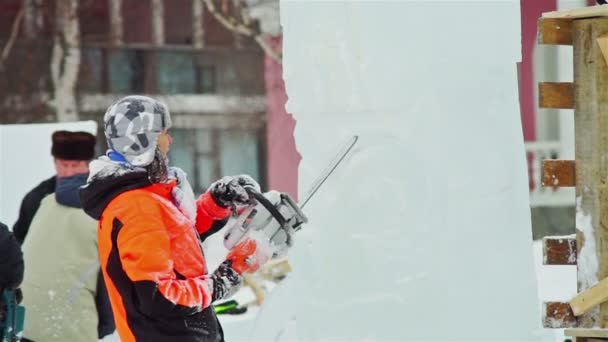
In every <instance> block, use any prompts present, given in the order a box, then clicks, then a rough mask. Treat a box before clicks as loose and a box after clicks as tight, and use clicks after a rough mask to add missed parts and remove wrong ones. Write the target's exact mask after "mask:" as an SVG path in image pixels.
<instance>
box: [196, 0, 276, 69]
mask: <svg viewBox="0 0 608 342" xmlns="http://www.w3.org/2000/svg"><path fill="white" fill-rule="evenodd" d="M204 2H205V6H206V7H207V9H208V10H209V12H210V13H211V14H212V15H213V17H214V18H215V19H217V21H219V22H220V24H222V25H223V26H224V27H225V28H227V29H228V30H230V31H232V32H236V33H239V34H242V35H245V36H248V37H251V38H253V39H254V40H255V41H256V42H257V43H258V45H259V46H260V47H261V48H262V50H264V53H266V54H267V55H268V56H269V57H271V58H272V59H274V60H275V61H277V62H278V63H281V62H282V59H283V56H282V55H281V53H280V52H279V51H276V50H275V49H273V48H272V46H270V44H269V43H268V41H267V39H266V38H267V37H266V36H265V35H263V34H261V33H258V32H256V31H255V30H254V29H253V28H252V27H251V26H249V25H247V24H246V23H244V22H240V21H239V20H237V19H235V18H234V17H229V16H224V15H223V14H221V13H220V12H219V11H218V10H217V8H216V7H215V4H214V3H213V0H204ZM246 11H247V6H241V13H239V14H240V16H241V18H242V19H243V21H245V22H247V23H251V21H250V20H249V18H250V16H249V14H248V13H246Z"/></svg>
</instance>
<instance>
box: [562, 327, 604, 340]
mask: <svg viewBox="0 0 608 342" xmlns="http://www.w3.org/2000/svg"><path fill="white" fill-rule="evenodd" d="M564 335H566V336H570V337H594V338H608V329H584V328H573V329H566V330H564Z"/></svg>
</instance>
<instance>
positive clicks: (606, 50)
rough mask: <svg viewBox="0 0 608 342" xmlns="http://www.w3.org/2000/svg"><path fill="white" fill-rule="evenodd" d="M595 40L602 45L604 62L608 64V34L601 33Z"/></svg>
mask: <svg viewBox="0 0 608 342" xmlns="http://www.w3.org/2000/svg"><path fill="white" fill-rule="evenodd" d="M595 41H596V42H597V45H598V46H599V47H600V51H602V56H604V62H606V64H608V34H603V35H601V36H600V37H598V38H597V39H596V40H595Z"/></svg>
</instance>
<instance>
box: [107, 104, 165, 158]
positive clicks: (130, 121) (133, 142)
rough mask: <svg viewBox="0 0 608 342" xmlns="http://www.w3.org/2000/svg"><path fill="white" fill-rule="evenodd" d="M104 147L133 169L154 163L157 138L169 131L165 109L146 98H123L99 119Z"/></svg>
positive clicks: (163, 105)
mask: <svg viewBox="0 0 608 342" xmlns="http://www.w3.org/2000/svg"><path fill="white" fill-rule="evenodd" d="M103 122H104V131H105V135H106V138H107V140H108V146H109V147H110V148H111V149H113V150H114V151H116V152H118V153H120V154H121V155H123V156H124V157H125V159H126V160H127V161H128V162H129V163H130V164H132V165H135V166H147V165H149V164H150V163H151V162H152V160H153V159H154V153H155V151H156V144H157V140H158V136H159V135H160V134H161V133H162V132H163V131H164V130H166V129H168V128H169V127H171V116H170V114H169V110H168V109H167V106H166V105H165V104H164V103H162V102H159V101H156V100H154V99H153V98H150V97H147V96H138V95H131V96H127V97H123V98H122V99H120V100H118V102H116V103H115V104H113V105H111V106H110V107H109V108H108V110H107V111H106V114H105V115H104V117H103Z"/></svg>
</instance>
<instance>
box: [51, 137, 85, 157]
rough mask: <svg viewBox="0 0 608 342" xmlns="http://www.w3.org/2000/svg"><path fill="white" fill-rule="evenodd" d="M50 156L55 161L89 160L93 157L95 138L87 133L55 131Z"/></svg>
mask: <svg viewBox="0 0 608 342" xmlns="http://www.w3.org/2000/svg"><path fill="white" fill-rule="evenodd" d="M51 139H52V141H53V146H52V147H51V154H52V155H53V157H55V158H57V159H64V160H91V159H93V156H94V155H95V142H96V139H95V136H94V135H93V134H91V133H88V132H70V131H56V132H54V133H53V136H52V138H51Z"/></svg>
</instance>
